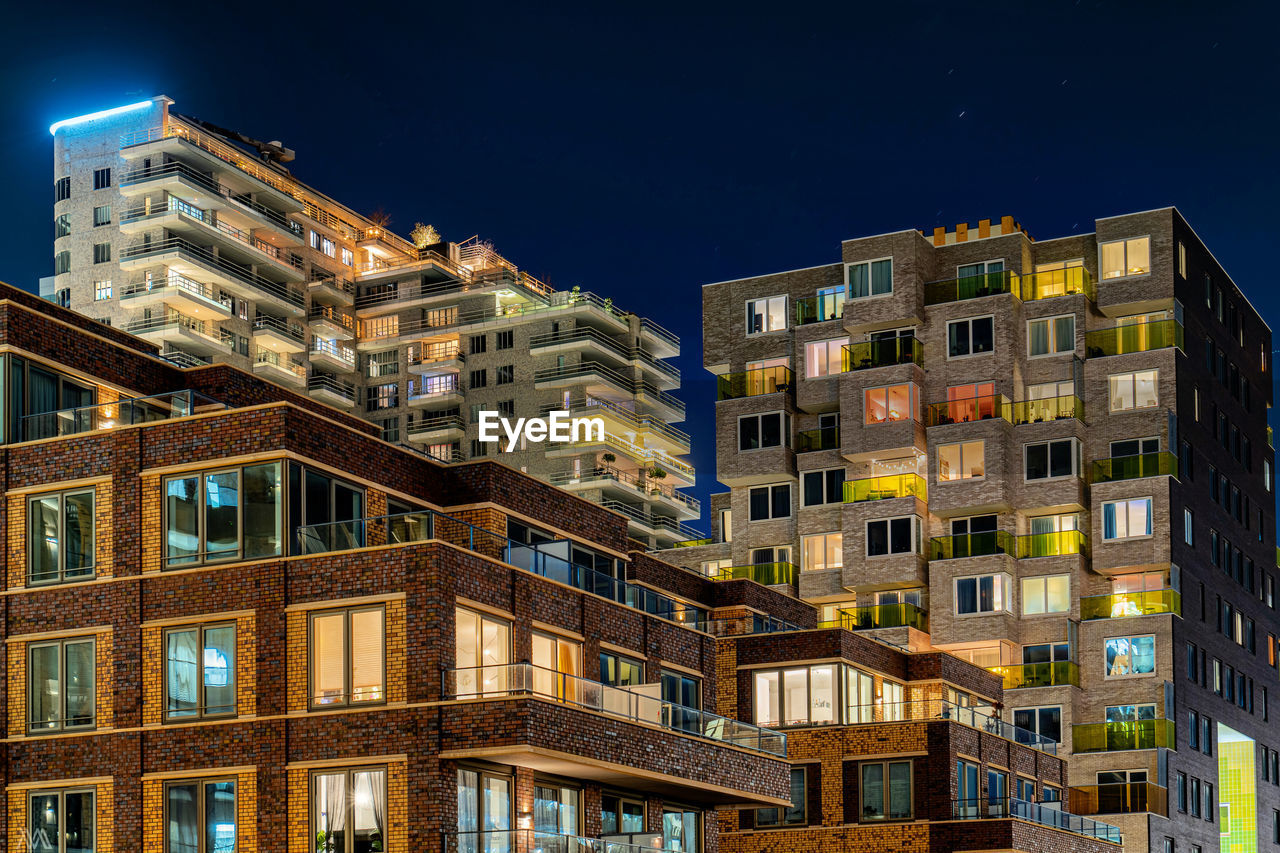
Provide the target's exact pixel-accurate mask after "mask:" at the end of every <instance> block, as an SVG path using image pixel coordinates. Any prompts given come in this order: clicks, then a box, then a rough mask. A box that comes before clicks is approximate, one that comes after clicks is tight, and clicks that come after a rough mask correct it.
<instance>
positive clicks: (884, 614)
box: [840, 602, 929, 631]
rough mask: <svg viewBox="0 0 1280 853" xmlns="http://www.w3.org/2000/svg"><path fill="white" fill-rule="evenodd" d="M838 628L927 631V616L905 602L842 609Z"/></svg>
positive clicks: (851, 629)
mask: <svg viewBox="0 0 1280 853" xmlns="http://www.w3.org/2000/svg"><path fill="white" fill-rule="evenodd" d="M840 627H842V628H847V629H848V630H850V631H866V630H868V629H871V628H915V629H916V630H917V631H928V630H929V614H928V613H927V612H926V611H924V610H922V609H921V608H919V607H917V606H916V605H914V604H909V603H907V602H901V603H899V604H868V605H865V606H862V607H842V608H841V609H840Z"/></svg>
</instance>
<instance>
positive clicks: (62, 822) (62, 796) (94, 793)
mask: <svg viewBox="0 0 1280 853" xmlns="http://www.w3.org/2000/svg"><path fill="white" fill-rule="evenodd" d="M24 793H25V795H26V806H27V809H26V813H25V819H24V820H23V827H22V828H23V831H25V832H26V833H27V839H26V841H27V849H28V850H29V851H35V850H36V849H37V848H36V843H35V842H36V839H35V838H34V837H33V836H32V835H31V814H32V811H33V803H32V800H33V799H35V798H36V797H49V796H56V797H57V798H58V829H57V833H58V837H57V840H52V839H49V838H48V837H47V836H46V840H50V841H53V849H54V851H56V853H66V850H67V847H66V832H67V830H66V815H67V806H66V800H67V795H68V794H88V795H89V796H90V797H91V799H92V805H93V808H92V814H91V816H90V823H91V825H92V832H91V833H90V834H91V836H92V839H93V850H94V851H97V849H98V788H97V786H96V785H75V786H72V787H69V788H36V789H33V790H29V791H25V792H24ZM83 822H84V817H83V815H82V816H81V823H82V824H83Z"/></svg>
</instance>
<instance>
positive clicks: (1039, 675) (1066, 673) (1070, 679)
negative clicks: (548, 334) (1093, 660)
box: [990, 660, 1080, 690]
mask: <svg viewBox="0 0 1280 853" xmlns="http://www.w3.org/2000/svg"><path fill="white" fill-rule="evenodd" d="M990 669H991V671H992V672H994V673H995V674H996V675H998V676H1000V677H1001V678H1003V679H1004V689H1005V690H1019V689H1021V688H1024V687H1056V686H1058V685H1062V684H1071V685H1075V686H1076V687H1079V686H1080V667H1079V666H1078V665H1077V664H1076V662H1075V661H1070V660H1056V661H1044V662H1042V663H1023V664H1010V665H1008V666H993V667H991V668H990Z"/></svg>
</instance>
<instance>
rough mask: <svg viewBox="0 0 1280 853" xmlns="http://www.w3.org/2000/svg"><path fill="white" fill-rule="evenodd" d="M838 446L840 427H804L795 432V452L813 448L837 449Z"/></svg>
mask: <svg viewBox="0 0 1280 853" xmlns="http://www.w3.org/2000/svg"><path fill="white" fill-rule="evenodd" d="M839 448H840V427H838V426H830V427H818V428H817V429H804V430H800V431H799V432H797V433H796V453H809V452H811V451H815V450H838V449H839Z"/></svg>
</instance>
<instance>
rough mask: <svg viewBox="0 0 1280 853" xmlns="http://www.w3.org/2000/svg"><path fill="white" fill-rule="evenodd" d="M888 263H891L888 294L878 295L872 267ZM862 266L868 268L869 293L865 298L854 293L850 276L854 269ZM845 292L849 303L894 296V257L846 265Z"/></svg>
mask: <svg viewBox="0 0 1280 853" xmlns="http://www.w3.org/2000/svg"><path fill="white" fill-rule="evenodd" d="M886 261H887V262H888V263H889V290H888V292H887V293H876V292H875V287H874V285H873V284H872V275H871V265H872V264H878V263H884V262H886ZM861 266H865V267H866V268H867V293H866V295H865V296H858V295H856V294H855V293H854V292H853V282H852V276H851V274H850V270H852V269H853V268H854V267H861ZM844 291H845V294H846V296H845V300H846V301H847V302H852V301H853V300H855V299H884V298H886V297H889V296H893V292H894V287H893V256H892V255H889V256H888V257H883V258H867V259H866V260H862V261H853V262H850V263H846V264H845V265H844Z"/></svg>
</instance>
